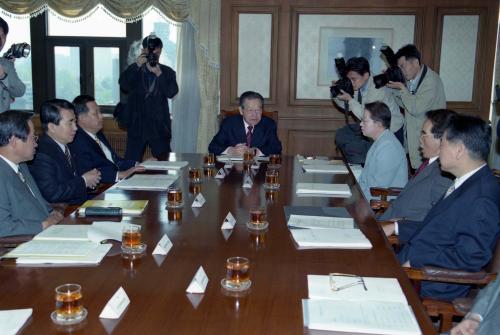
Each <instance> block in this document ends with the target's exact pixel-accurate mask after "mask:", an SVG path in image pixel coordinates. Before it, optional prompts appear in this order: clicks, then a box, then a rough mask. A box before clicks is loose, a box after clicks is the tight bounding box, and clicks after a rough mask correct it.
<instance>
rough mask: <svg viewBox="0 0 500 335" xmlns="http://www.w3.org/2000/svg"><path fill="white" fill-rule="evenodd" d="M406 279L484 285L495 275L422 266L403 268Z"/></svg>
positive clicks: (484, 272)
mask: <svg viewBox="0 0 500 335" xmlns="http://www.w3.org/2000/svg"><path fill="white" fill-rule="evenodd" d="M404 270H405V272H406V274H407V275H408V278H410V279H412V280H417V281H421V280H427V281H435V282H443V283H456V284H469V285H472V284H477V285H486V284H488V283H489V282H490V281H493V280H494V279H495V278H496V276H497V275H496V273H487V272H486V271H479V272H468V271H460V270H452V269H445V268H439V267H434V266H424V267H423V268H422V269H415V268H411V267H410V268H404Z"/></svg>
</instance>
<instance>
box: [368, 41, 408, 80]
mask: <svg viewBox="0 0 500 335" xmlns="http://www.w3.org/2000/svg"><path fill="white" fill-rule="evenodd" d="M380 52H381V53H382V55H384V57H385V59H386V61H387V65H389V67H388V68H387V70H385V72H384V73H381V74H379V75H376V76H374V77H373V82H374V83H375V88H381V87H384V86H385V85H387V83H388V82H389V81H394V82H400V83H403V84H405V83H406V79H405V76H404V74H403V72H402V71H401V69H400V68H399V66H398V60H397V59H396V55H394V51H392V49H391V47H389V46H388V45H383V46H382V47H381V48H380Z"/></svg>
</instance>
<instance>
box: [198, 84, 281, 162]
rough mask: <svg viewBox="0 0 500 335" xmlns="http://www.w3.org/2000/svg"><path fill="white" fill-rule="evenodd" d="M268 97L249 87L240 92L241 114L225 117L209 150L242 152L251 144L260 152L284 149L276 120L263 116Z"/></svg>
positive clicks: (214, 151) (221, 152)
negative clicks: (248, 89)
mask: <svg viewBox="0 0 500 335" xmlns="http://www.w3.org/2000/svg"><path fill="white" fill-rule="evenodd" d="M263 106H264V98H263V97H262V95H260V94H259V93H256V92H252V91H247V92H245V93H243V94H242V95H241V96H240V106H239V110H240V114H241V115H235V116H230V117H227V118H225V119H224V120H222V123H221V125H220V129H219V132H218V133H217V134H216V135H215V136H214V138H213V139H212V141H211V142H210V145H209V146H208V151H209V152H213V153H214V154H216V155H220V154H228V155H238V156H242V155H243V153H244V152H245V151H246V150H247V149H249V148H256V149H258V151H257V155H269V154H279V153H281V142H280V140H279V139H278V135H277V133H276V123H275V122H274V121H273V120H272V119H270V118H268V117H265V116H264V117H263V116H262V109H263Z"/></svg>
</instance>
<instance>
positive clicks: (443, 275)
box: [381, 222, 500, 333]
mask: <svg viewBox="0 0 500 335" xmlns="http://www.w3.org/2000/svg"><path fill="white" fill-rule="evenodd" d="M381 224H382V225H384V224H388V222H381ZM388 240H389V243H391V245H393V247H399V239H398V238H397V236H395V235H392V236H389V237H388ZM404 270H405V272H406V274H407V276H408V278H409V279H410V280H411V281H412V282H413V283H414V286H415V288H416V289H417V291H418V290H419V288H420V282H421V281H423V280H426V281H434V282H442V283H450V284H467V285H473V286H477V287H478V288H482V287H484V286H486V285H487V284H489V283H490V282H492V281H493V280H495V278H496V277H497V274H498V271H499V270H500V239H498V240H497V242H496V246H495V250H494V252H493V255H492V259H491V261H490V263H489V264H488V265H487V266H486V267H485V268H484V269H483V270H482V271H479V272H467V271H460V270H451V269H445V268H438V267H434V266H424V267H423V268H421V269H416V268H411V267H410V268H404ZM477 292H478V291H477V290H474V289H473V290H471V292H470V293H469V296H468V297H465V298H456V299H454V300H453V301H452V302H447V301H441V300H436V299H431V298H423V299H422V304H423V305H424V308H425V310H426V312H427V315H429V316H430V317H437V318H439V320H440V325H439V332H440V333H445V332H448V331H449V330H450V329H451V327H452V321H453V318H454V317H463V316H465V314H467V313H468V312H469V310H470V308H471V307H472V303H473V301H474V298H475V296H476V295H477Z"/></svg>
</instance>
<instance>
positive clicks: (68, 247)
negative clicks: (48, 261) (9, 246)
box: [4, 240, 99, 258]
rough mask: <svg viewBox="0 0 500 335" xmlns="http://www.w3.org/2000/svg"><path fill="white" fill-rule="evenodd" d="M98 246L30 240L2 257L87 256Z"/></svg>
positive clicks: (87, 243) (85, 242)
mask: <svg viewBox="0 0 500 335" xmlns="http://www.w3.org/2000/svg"><path fill="white" fill-rule="evenodd" d="M98 245H99V244H98V243H94V242H90V241H64V240H62V241H56V240H50V241H44V240H32V241H29V242H26V243H23V244H21V245H19V246H18V247H17V248H15V249H14V250H12V251H11V252H9V253H8V254H7V255H5V256H4V257H37V258H40V257H61V258H73V257H75V258H78V257H85V256H87V255H88V254H89V253H90V252H91V251H92V250H93V249H95V248H96V247H97V246H98Z"/></svg>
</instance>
